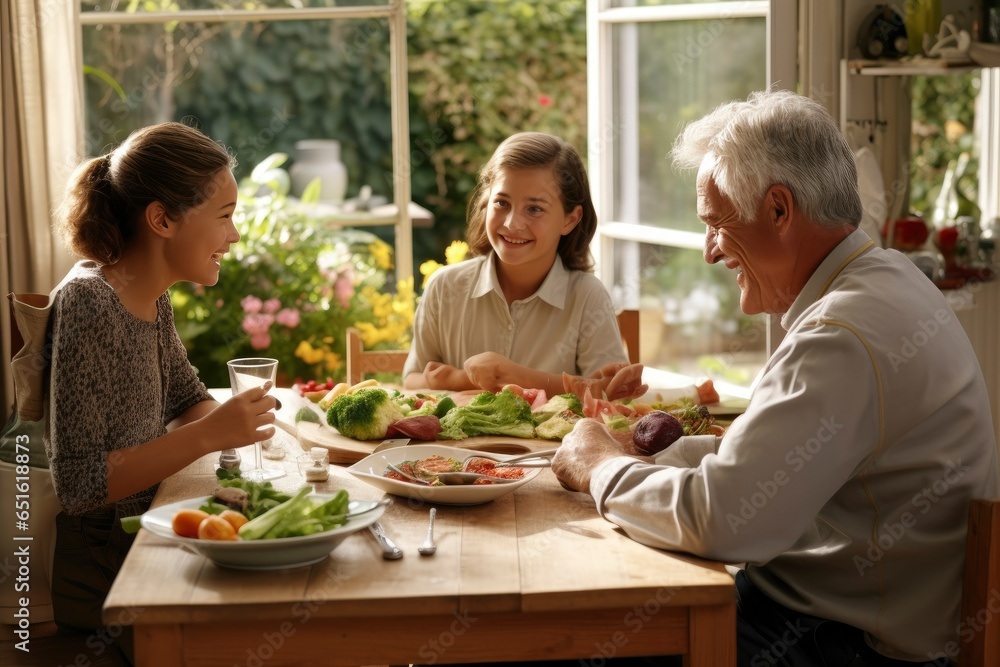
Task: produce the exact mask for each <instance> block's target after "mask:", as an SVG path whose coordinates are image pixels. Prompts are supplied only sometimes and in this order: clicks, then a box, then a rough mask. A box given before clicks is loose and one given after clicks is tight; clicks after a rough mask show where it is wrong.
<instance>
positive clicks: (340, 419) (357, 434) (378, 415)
mask: <svg viewBox="0 0 1000 667" xmlns="http://www.w3.org/2000/svg"><path fill="white" fill-rule="evenodd" d="M402 418H403V411H402V410H401V409H400V407H399V405H398V404H397V403H396V402H395V401H393V400H392V399H391V398H390V397H389V393H388V392H387V391H386V390H385V389H381V388H379V387H365V388H363V389H359V390H357V391H356V392H354V393H353V394H343V395H341V396H338V397H337V398H336V399H334V401H333V403H331V404H330V408H329V409H328V410H327V411H326V423H327V424H329V425H330V426H332V427H333V428H335V429H337V430H338V431H340V434H341V435H344V436H346V437H348V438H354V439H355V440H377V439H378V438H384V437H385V432H386V430H387V429H388V428H389V424H391V423H392V422H394V421H396V420H399V419H402Z"/></svg>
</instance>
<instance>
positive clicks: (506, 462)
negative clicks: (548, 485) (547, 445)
mask: <svg viewBox="0 0 1000 667" xmlns="http://www.w3.org/2000/svg"><path fill="white" fill-rule="evenodd" d="M556 451H557V450H555V449H542V450H539V451H537V452H528V453H527V454H521V455H519V456H515V457H513V458H509V459H499V458H497V457H495V456H493V455H491V454H485V453H483V452H476V453H474V454H473V455H472V456H470V457H469V458H473V457H475V458H481V459H488V460H490V461H495V462H496V464H497V467H498V468H506V467H508V466H515V465H516V466H517V467H519V468H547V467H549V466H550V465H552V457H553V456H555V453H556ZM533 459H539V460H538V461H535V460H533ZM525 461H526V462H527V463H525Z"/></svg>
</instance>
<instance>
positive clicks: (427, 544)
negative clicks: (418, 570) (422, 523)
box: [417, 507, 437, 556]
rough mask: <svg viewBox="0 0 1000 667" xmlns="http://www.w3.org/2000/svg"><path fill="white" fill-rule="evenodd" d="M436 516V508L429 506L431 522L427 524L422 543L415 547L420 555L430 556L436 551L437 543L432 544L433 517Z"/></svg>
mask: <svg viewBox="0 0 1000 667" xmlns="http://www.w3.org/2000/svg"><path fill="white" fill-rule="evenodd" d="M435 516H437V508H436V507H432V508H431V522H430V524H429V525H428V526H427V539H426V540H424V543H423V545H421V546H419V547H417V551H418V552H419V553H420V555H421V556H432V555H434V552H435V551H437V545H436V544H434V517H435Z"/></svg>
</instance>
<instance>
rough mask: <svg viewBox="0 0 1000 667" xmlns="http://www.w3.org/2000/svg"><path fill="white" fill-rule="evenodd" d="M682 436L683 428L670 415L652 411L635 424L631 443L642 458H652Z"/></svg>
mask: <svg viewBox="0 0 1000 667" xmlns="http://www.w3.org/2000/svg"><path fill="white" fill-rule="evenodd" d="M682 435H684V426H683V425H682V424H681V422H680V420H679V419H677V417H674V416H673V415H672V414H669V413H666V412H662V411H660V410H654V411H653V412H650V413H649V414H648V415H646V416H644V417H643V418H642V419H640V420H639V421H637V422H636V423H635V430H633V431H632V441H633V442H634V443H635V447H636V449H637V450H639V454H641V455H643V456H653V455H655V454H657V453H658V452H662V451H663V450H664V449H666V448H667V447H669V446H670V445H672V444H674V442H676V441H677V439H678V438H680V437H681V436H682Z"/></svg>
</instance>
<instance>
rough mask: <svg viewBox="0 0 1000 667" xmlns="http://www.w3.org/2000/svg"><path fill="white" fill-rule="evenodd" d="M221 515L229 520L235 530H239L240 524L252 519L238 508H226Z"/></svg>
mask: <svg viewBox="0 0 1000 667" xmlns="http://www.w3.org/2000/svg"><path fill="white" fill-rule="evenodd" d="M219 516H220V517H221V518H223V519H225V520H226V521H228V522H229V525H230V526H232V527H233V530H235V531H237V532H239V530H240V526H242V525H243V524H245V523H246V522H247V521H249V520H250V519H248V518H246V517H245V516H244V515H243V514H242V513H240V512H237V511H236V510H225V511H223V512H222V513H221V514H220V515H219Z"/></svg>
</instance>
